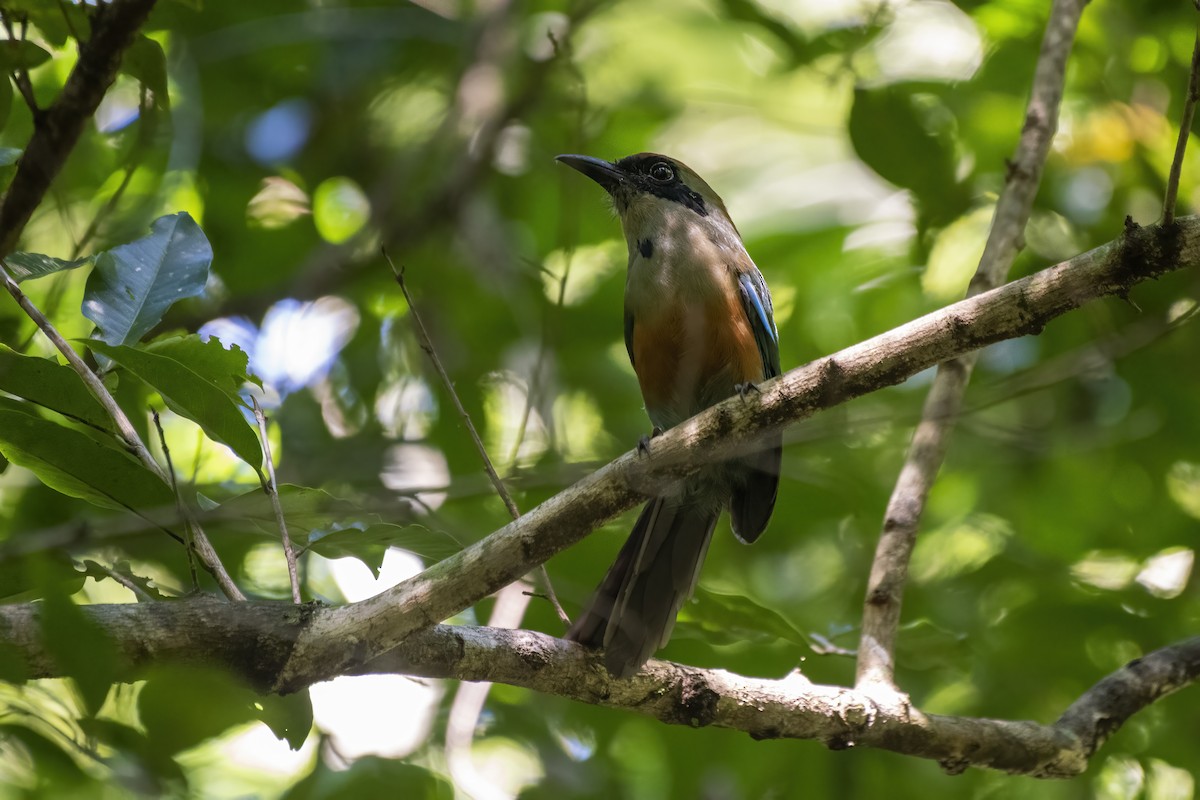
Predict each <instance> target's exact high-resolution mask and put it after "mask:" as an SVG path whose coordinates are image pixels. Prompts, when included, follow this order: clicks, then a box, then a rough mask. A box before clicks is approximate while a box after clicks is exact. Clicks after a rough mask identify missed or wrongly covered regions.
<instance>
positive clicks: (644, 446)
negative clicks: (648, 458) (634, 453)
mask: <svg viewBox="0 0 1200 800" xmlns="http://www.w3.org/2000/svg"><path fill="white" fill-rule="evenodd" d="M662 435H663V429H662V428H660V427H658V426H657V425H655V426H654V430H652V431H650V435H649V436H643V437H642V438H640V439H638V446H637V449H638V455H643V456H644V455H647V454H649V452H650V440H651V439H656V438H658V437H659V436H662Z"/></svg>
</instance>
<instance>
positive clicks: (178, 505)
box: [151, 411, 200, 591]
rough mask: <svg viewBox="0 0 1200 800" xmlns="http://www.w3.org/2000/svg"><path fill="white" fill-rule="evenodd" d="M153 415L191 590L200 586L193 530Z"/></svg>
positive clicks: (159, 424) (154, 413)
mask: <svg viewBox="0 0 1200 800" xmlns="http://www.w3.org/2000/svg"><path fill="white" fill-rule="evenodd" d="M151 415H152V416H153V417H154V429H155V430H156V431H157V432H158V444H159V447H161V448H162V452H163V458H164V459H165V460H166V462H167V477H169V478H170V479H171V493H172V494H174V495H175V509H176V510H177V511H178V512H179V518H180V519H182V520H184V523H183V529H184V531H185V535H186V538H185V539H184V543H183V544H184V549H185V550H186V551H187V562H188V574H189V575H190V576H191V578H192V591H196V590H198V589H199V588H200V581H199V580H197V578H196V557H195V554H194V553H193V552H192V549H193V547H194V546H195V542H194V531H193V530H192V526H191V524H190V520H189V519H188V514H187V511H186V510H185V503H184V502H183V495H182V494H181V493H180V492H179V480H178V478H176V476H175V464H174V462H172V461H171V448H169V447H167V434H166V433H164V432H163V426H162V420H161V419H159V416H158V412H157V411H152V412H151Z"/></svg>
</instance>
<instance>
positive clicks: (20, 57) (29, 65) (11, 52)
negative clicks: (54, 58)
mask: <svg viewBox="0 0 1200 800" xmlns="http://www.w3.org/2000/svg"><path fill="white" fill-rule="evenodd" d="M49 60H50V53H48V52H47V51H46V50H44V49H43V48H41V47H38V46H37V45H36V44H34V43H33V42H31V41H29V40H28V39H0V71H3V72H16V71H17V70H29V69H33V68H34V67H36V66H39V65H41V64H45V63H46V62H47V61H49Z"/></svg>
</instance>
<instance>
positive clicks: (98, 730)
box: [79, 717, 187, 797]
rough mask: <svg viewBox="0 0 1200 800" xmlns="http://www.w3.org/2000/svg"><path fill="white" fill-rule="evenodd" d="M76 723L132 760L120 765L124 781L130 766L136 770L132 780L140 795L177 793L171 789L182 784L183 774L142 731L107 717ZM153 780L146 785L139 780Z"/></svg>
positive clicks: (87, 732)
mask: <svg viewBox="0 0 1200 800" xmlns="http://www.w3.org/2000/svg"><path fill="white" fill-rule="evenodd" d="M79 727H80V728H81V729H82V730H83V732H84V733H86V734H87V735H88V737H89V738H91V739H94V740H96V741H97V742H100V743H102V744H105V745H107V746H108V747H110V748H112V749H113V750H115V751H116V752H118V753H120V754H121V757H122V759H130V761H131V762H132V763H129V764H123V765H122V773H123V775H124V779H125V780H126V781H129V782H132V781H131V775H130V771H131V768H133V767H135V766H136V768H137V770H138V772H137V773H136V776H135V777H133V780H136V781H137V782H138V785H139V788H140V789H141V790H142V792H140V793H143V794H144V796H146V795H149V796H154V797H166V796H171V795H177V794H178V792H177V791H176V792H172V791H170V790H171V789H178V788H179V787H180V786H186V785H187V784H186V782H187V776H186V774H185V773H184V771H183V769H182V768H181V767H180V766H179V764H178V762H176V761H175V759H173V758H171V757H170V756H169V755H166V754H164V753H162V752H161V751H159V750H158V748H156V747H155V746H154V743H153V742H151V741H150V737H148V736H147V735H146V734H145V733H143V732H142V731H139V730H138V729H137V728H134V727H132V726H130V725H123V724H121V723H120V722H116V721H115V720H111V719H104V718H95V717H91V718H87V719H81V720H79ZM147 781H153V783H151V784H150V785H149V786H144V785H143V784H144V783H145V782H147Z"/></svg>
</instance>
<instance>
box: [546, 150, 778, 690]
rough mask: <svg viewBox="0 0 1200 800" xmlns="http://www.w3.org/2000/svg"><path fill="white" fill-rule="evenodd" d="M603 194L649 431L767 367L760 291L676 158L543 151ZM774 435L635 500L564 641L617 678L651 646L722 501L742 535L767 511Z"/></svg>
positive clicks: (768, 321) (768, 371) (685, 588)
mask: <svg viewBox="0 0 1200 800" xmlns="http://www.w3.org/2000/svg"><path fill="white" fill-rule="evenodd" d="M556 160H557V161H559V162H562V163H563V164H566V165H567V166H568V167H571V168H572V169H575V170H577V171H579V172H581V173H582V174H584V175H586V176H587V177H589V178H591V179H592V180H593V181H595V182H596V183H598V184H600V186H601V187H603V188H604V190H605V191H606V192H607V193H608V195H609V197H610V198H611V200H612V204H613V208H614V210H615V211H616V214H617V216H618V217H619V218H620V221H621V227H622V229H623V232H624V235H625V242H626V244H627V246H628V250H629V268H628V273H627V276H626V281H625V348H626V350H627V352H628V354H629V360H630V362H631V363H632V365H633V370H634V372H635V373H636V374H637V379H638V384H639V386H640V388H641V393H642V399H643V401H644V402H645V407H646V412H647V414H648V415H649V417H650V422H651V423H652V424H653V431H654V433H653V434H652V435H651V437H642V442H641V443H640V444H639V449H645V448H646V447H648V446H649V445H650V442H651V440H652V437H653V436H654V435H657V434H659V433H661V432H663V431H666V430H668V429H670V428H672V427H674V426H675V425H678V424H679V423H680V422H683V421H684V420H686V419H688V418H690V417H692V416H695V415H696V414H698V413H699V412H701V411H703V410H704V409H706V408H708V407H709V406H712V405H715V404H716V403H719V402H720V401H722V400H725V399H726V398H729V397H732V396H733V395H734V394H743V395H744V394H745V393H746V392H748V391H751V390H754V389H756V388H757V386H758V384H760V383H761V382H762V381H765V380H767V379H769V378H773V377H775V376H777V375H779V373H780V366H779V332H778V330H777V328H776V327H775V320H774V310H773V308H772V305H771V293H770V291H769V290H768V288H767V284H766V281H765V280H764V279H763V276H762V273H760V272H759V271H758V267H756V266H755V264H754V261H753V260H751V258H750V255H749V254H748V253H747V252H746V248H745V246H744V245H743V244H742V237H741V234H740V233H738V229H737V227H736V226H735V225H734V224H733V220H732V219H730V217H729V212H728V211H726V209H725V204H724V203H723V202H722V201H721V198H720V197H719V196H718V195H717V193H716V192H715V191H713V190H712V188H711V187H710V186H709V185H708V184H707V183H705V182H704V180H703V179H702V178H701V177H700V176H699V175H697V174H696V173H695V172H694V171H693V170H691V169H689V168H688V167H687V166H686V165H684V164H683V163H682V162H680V161H678V160H676V159H674V158H670V157H668V156H664V155H660V154H658V153H637V154H635V155H631V156H627V157H625V158H621V159H619V160H617V161H611V162H610V161H605V160H603V159H600V158H594V157H592V156H583V155H560V156H558V157H557V159H556ZM782 445H783V442H782V436H781V434H772V435H771V436H770V437H769V438H768V439H767V440H764V441H763V442H762V443H761V444H760V446H759V449H757V450H755V451H752V452H750V453H748V454H745V455H739V456H738V457H736V458H734V459H732V460H729V461H726V462H722V463H719V464H710V465H706V466H704V467H702V468H701V469H700V470H699V471H698V472H697V473H696V474H695V475H693V476H690V477H688V478H686V479H684V480H683V481H681V482H680V483H678V484H677V485H676V486H675V487H673V488H672V489H670V490H669V491H667V492H665V493H663V494H662V495H660V496H657V497H654V498H652V499H651V500H649V501H648V502H647V503H646V505H645V507H644V508H643V509H642V511H641V514H640V515H639V516H638V518H637V522H635V523H634V526H633V530H632V531H631V533H630V534H629V538H628V539H627V540H626V542H625V544H624V545H623V546H622V547H621V550H620V551H619V553H618V555H617V558H616V561H615V562H614V563H613V565H612V566H611V567H610V568H609V570H608V572H607V573H606V575H605V577H604V579H603V581H602V582H601V583H600V586H599V587H598V588H597V589H596V591H595V593H594V594H593V595H592V597H591V599H590V600H589V601H588V604H587V605H586V607H585V609H584V611H583V613H582V614H581V615H580V616H579V618H578V619H577V620H576V621H575V623H574V624H573V625H571V627H570V628H569V630H568V631H567V633H566V638H567V639H568V640H571V641H575V642H579V643H580V644H583V645H585V646H588V647H591V648H596V649H602V650H603V652H604V666H605V668H606V669H607V670H608V672H609V673H610V674H611V675H613V676H615V677H618V678H627V677H629V676H631V675H633V674H634V673H636V672H637V671H638V670H639V669H641V667H642V666H643V665H644V664H645V663H646V661H648V660H649V659H650V657H651V656H652V655H654V653H655V652H656V651H658V650H659V649H660V648H661V647H663V646H665V645H666V643H667V641H668V639H669V638H670V636H671V631H672V629H673V628H674V625H675V618H676V616H677V615H678V613H679V610H680V609H681V608H682V606H683V604H684V603H685V602H687V600H688V599H689V598H690V597H691V595H692V593H693V591H694V590H695V587H696V582H697V580H698V577H699V573H700V567H701V565H702V564H703V562H704V557H705V554H706V553H707V551H708V546H709V542H710V541H711V540H712V535H713V530H714V528H715V527H716V524H717V520H718V519H719V517H720V515H721V512H722V510H723V509H725V508H728V509H729V512H730V521H731V523H732V528H733V532H734V534H735V535H736V536H737V537H738V538H739V539H740V540H741V541H743V542H745V543H748V544H749V543H752V542H754V541H755V540H756V539H758V537H759V536H760V535H761V534H762V532H763V530H764V529H765V528H766V526H767V522H768V520H769V519H770V517H771V512H772V510H773V509H774V507H775V498H776V494H777V492H778V486H779V472H780V463H781V458H782Z"/></svg>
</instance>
